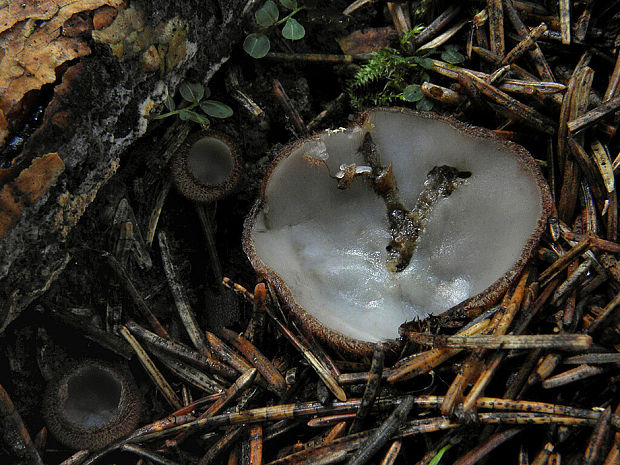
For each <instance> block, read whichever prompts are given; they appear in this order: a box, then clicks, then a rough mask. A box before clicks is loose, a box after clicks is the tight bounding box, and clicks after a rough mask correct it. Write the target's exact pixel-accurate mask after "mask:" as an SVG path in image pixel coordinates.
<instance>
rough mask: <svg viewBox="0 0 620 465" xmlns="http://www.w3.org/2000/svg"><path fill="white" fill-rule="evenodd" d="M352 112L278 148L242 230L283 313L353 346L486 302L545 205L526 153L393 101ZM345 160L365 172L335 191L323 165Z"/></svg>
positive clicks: (509, 272)
mask: <svg viewBox="0 0 620 465" xmlns="http://www.w3.org/2000/svg"><path fill="white" fill-rule="evenodd" d="M360 121H361V122H360V124H356V125H354V126H352V127H350V128H349V129H342V130H335V131H326V132H324V133H321V134H318V135H315V136H312V137H310V138H308V139H306V140H303V141H299V142H297V143H295V144H293V145H291V146H288V147H287V148H285V149H284V150H283V151H282V152H281V153H280V154H279V156H278V157H277V158H276V160H275V161H274V163H273V164H272V166H271V167H270V169H269V171H268V173H267V176H266V177H265V180H264V181H263V185H262V189H261V198H260V199H259V200H258V201H257V203H256V205H255V206H254V209H253V211H252V213H251V214H250V215H249V217H248V219H247V221H246V226H245V232H244V247H245V250H246V253H247V254H248V257H249V258H250V261H251V262H252V265H253V266H254V268H255V269H256V270H257V271H258V272H259V273H261V274H262V275H263V276H265V277H266V278H267V279H268V280H270V281H271V282H272V283H273V284H274V285H275V287H276V288H277V289H278V291H279V293H280V295H281V297H282V298H283V299H284V301H285V302H286V304H287V306H288V307H289V308H290V310H291V311H292V312H293V313H294V314H295V316H297V317H298V318H300V319H302V320H304V322H305V323H306V326H307V327H309V328H310V329H311V330H312V331H314V332H315V333H316V334H317V335H319V336H320V337H321V338H322V339H324V340H326V341H327V342H329V343H331V344H332V345H335V346H337V347H339V348H341V349H345V350H347V351H349V352H355V353H358V354H359V353H360V351H362V352H364V353H368V351H369V350H370V348H371V343H374V342H376V341H379V340H391V339H395V338H397V337H398V328H399V326H400V325H401V324H402V323H404V322H406V321H410V320H415V319H423V318H425V317H427V316H428V315H439V314H443V313H444V312H447V311H448V310H455V309H468V308H472V307H474V306H488V305H490V304H492V303H493V302H494V301H496V300H497V298H498V297H499V296H500V294H501V292H503V291H505V290H506V289H507V287H508V286H509V285H510V282H511V281H512V279H513V278H514V277H515V276H516V275H517V273H518V272H519V271H520V270H521V269H522V267H523V265H524V264H525V262H526V261H527V260H528V259H529V257H530V255H531V253H532V251H533V249H534V247H535V245H536V244H537V242H538V239H539V236H540V234H541V233H542V231H543V229H544V224H545V221H546V217H547V216H548V213H549V208H550V194H549V191H548V187H547V186H546V184H545V182H544V180H543V178H542V176H541V174H540V172H539V171H538V169H537V167H536V166H535V162H534V160H533V159H532V158H531V156H530V155H529V154H528V153H527V151H526V150H525V149H523V148H522V147H520V146H517V145H516V144H513V143H510V142H506V141H502V140H500V139H499V138H497V137H495V136H494V135H493V134H492V133H491V132H490V131H488V130H484V129H480V128H475V127H471V126H467V125H465V124H462V123H459V122H457V121H455V120H453V119H449V118H445V117H441V116H438V115H435V114H430V113H418V112H413V111H409V110H404V109H394V108H392V109H375V110H371V111H369V112H368V113H366V114H364V115H362V117H361V118H360ZM366 140H370V141H371V143H372V144H373V145H372V150H374V151H376V155H369V149H368V147H366V148H365V147H364V146H365V145H366V144H365V141H366ZM309 159H310V161H311V162H309ZM317 160H320V161H321V163H317ZM323 164H326V165H327V167H328V169H325V167H324V166H322V165H323ZM352 164H355V165H356V166H360V165H371V167H372V171H373V173H372V175H369V176H368V175H367V176H363V177H362V176H359V177H356V178H355V179H354V180H352V181H351V182H350V183H348V185H347V186H346V188H345V189H343V188H342V187H343V186H342V185H340V187H341V188H340V189H339V188H338V187H339V185H338V183H337V182H336V181H335V180H334V179H333V178H332V177H331V176H330V175H329V173H336V172H337V171H338V167H341V166H343V165H352ZM390 183H392V184H390Z"/></svg>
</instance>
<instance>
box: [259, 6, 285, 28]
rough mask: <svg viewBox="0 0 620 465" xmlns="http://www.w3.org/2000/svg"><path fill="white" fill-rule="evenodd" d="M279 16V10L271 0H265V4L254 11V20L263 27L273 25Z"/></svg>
mask: <svg viewBox="0 0 620 465" xmlns="http://www.w3.org/2000/svg"><path fill="white" fill-rule="evenodd" d="M279 16H280V11H279V10H278V6H277V5H276V4H275V3H274V2H273V0H267V1H266V2H265V4H264V5H263V6H261V7H260V8H259V9H258V10H256V13H254V17H255V18H256V22H257V23H258V24H259V25H261V26H263V27H269V26H273V25H274V24H275V23H276V21H278V17H279Z"/></svg>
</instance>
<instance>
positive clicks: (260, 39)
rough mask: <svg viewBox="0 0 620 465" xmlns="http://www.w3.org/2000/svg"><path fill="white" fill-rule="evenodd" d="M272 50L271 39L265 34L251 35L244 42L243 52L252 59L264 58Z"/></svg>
mask: <svg viewBox="0 0 620 465" xmlns="http://www.w3.org/2000/svg"><path fill="white" fill-rule="evenodd" d="M270 48H271V44H270V43H269V38H268V37H267V36H266V35H265V34H255V33H253V34H249V35H248V36H247V37H246V38H245V40H244V41H243V50H245V51H246V53H247V54H248V55H250V56H251V57H252V58H263V57H264V56H265V55H267V53H268V52H269V49H270Z"/></svg>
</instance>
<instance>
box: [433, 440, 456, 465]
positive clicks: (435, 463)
mask: <svg viewBox="0 0 620 465" xmlns="http://www.w3.org/2000/svg"><path fill="white" fill-rule="evenodd" d="M450 447H452V445H451V444H448V445H446V446H443V447H442V448H441V449H440V450H439V452H437V455H435V457H433V458H432V459H431V461H430V462H428V465H437V464H438V463H439V461H440V460H441V458H442V457H443V454H445V453H446V451H447V450H448V449H450Z"/></svg>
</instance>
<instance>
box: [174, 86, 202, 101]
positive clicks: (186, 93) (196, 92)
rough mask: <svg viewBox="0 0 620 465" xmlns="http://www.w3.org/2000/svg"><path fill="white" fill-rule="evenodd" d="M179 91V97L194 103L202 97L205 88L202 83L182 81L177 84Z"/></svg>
mask: <svg viewBox="0 0 620 465" xmlns="http://www.w3.org/2000/svg"><path fill="white" fill-rule="evenodd" d="M179 92H180V93H181V97H183V100H186V101H188V102H191V103H196V102H199V101H200V99H201V98H202V97H204V95H205V88H204V86H203V85H202V84H199V83H192V82H183V83H181V85H180V86H179Z"/></svg>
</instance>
